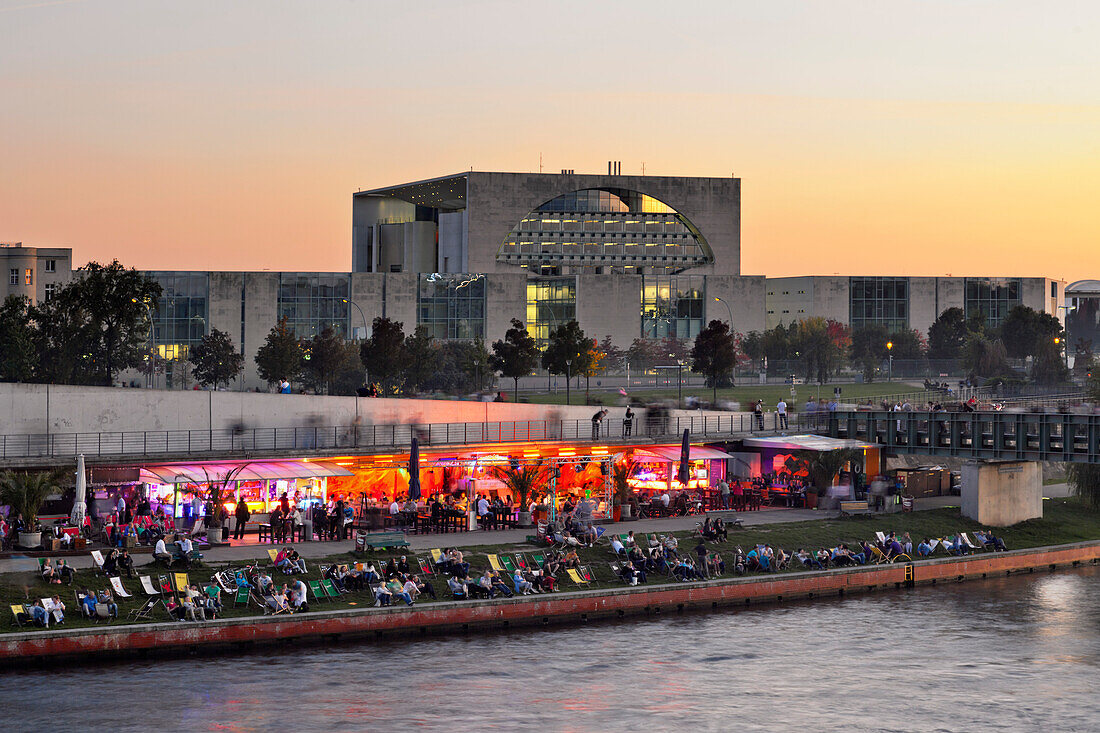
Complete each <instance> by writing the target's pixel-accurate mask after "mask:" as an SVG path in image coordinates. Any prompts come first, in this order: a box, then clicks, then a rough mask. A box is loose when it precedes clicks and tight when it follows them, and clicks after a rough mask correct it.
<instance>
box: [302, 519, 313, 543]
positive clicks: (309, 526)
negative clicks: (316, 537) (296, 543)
mask: <svg viewBox="0 0 1100 733" xmlns="http://www.w3.org/2000/svg"><path fill="white" fill-rule="evenodd" d="M302 541H303V542H312V541H313V520H312V519H303V520H302Z"/></svg>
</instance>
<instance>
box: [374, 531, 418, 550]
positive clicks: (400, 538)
mask: <svg viewBox="0 0 1100 733" xmlns="http://www.w3.org/2000/svg"><path fill="white" fill-rule="evenodd" d="M408 546H409V541H408V540H407V539H405V533H404V532H374V533H372V534H368V535H365V536H364V537H363V549H365V550H381V549H384V548H388V549H391V550H393V549H397V548H398V547H408Z"/></svg>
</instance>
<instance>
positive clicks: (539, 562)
mask: <svg viewBox="0 0 1100 733" xmlns="http://www.w3.org/2000/svg"><path fill="white" fill-rule="evenodd" d="M531 559H532V560H534V561H535V566H536V567H537V568H538V569H539V570H542V566H543V565H545V564H546V555H543V554H542V553H540V552H536V553H535V554H533V555H531Z"/></svg>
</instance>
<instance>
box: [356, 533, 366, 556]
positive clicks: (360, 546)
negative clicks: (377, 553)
mask: <svg viewBox="0 0 1100 733" xmlns="http://www.w3.org/2000/svg"><path fill="white" fill-rule="evenodd" d="M355 551H356V552H366V551H367V533H366V532H364V531H362V530H357V531H356V533H355Z"/></svg>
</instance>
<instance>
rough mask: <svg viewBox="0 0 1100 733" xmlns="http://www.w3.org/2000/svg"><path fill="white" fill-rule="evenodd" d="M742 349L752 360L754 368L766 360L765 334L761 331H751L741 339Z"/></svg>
mask: <svg viewBox="0 0 1100 733" xmlns="http://www.w3.org/2000/svg"><path fill="white" fill-rule="evenodd" d="M741 351H743V352H744V353H745V356H747V357H748V358H749V360H750V362H751V366H752V368H753V369H756V368H757V365H758V364H761V363H763V361H764V334H762V333H760V332H759V331H749V332H748V333H746V334H745V337H744V338H743V339H741Z"/></svg>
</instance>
